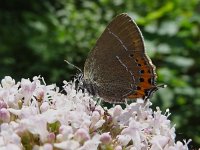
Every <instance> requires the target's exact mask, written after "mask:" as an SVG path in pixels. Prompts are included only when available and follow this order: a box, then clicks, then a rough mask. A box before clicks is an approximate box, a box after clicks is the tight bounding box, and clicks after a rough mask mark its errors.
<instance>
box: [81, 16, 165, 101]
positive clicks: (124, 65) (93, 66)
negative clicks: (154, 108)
mask: <svg viewBox="0 0 200 150" xmlns="http://www.w3.org/2000/svg"><path fill="white" fill-rule="evenodd" d="M156 78H157V75H156V72H155V66H154V65H153V63H152V61H151V59H150V58H149V57H148V56H147V55H146V53H145V47H144V42H143V37H142V34H141V32H140V30H139V28H138V26H137V25H136V23H135V22H134V21H133V20H132V19H131V18H130V17H129V16H128V15H127V14H124V13H123V14H120V15H118V16H117V17H116V18H114V19H113V20H112V21H111V22H110V23H109V24H108V26H107V27H106V29H105V31H104V32H103V34H102V35H101V36H100V38H99V39H98V40H97V42H96V45H95V46H94V48H93V49H92V50H91V52H90V54H89V56H88V58H87V60H86V62H85V66H84V76H83V79H82V81H83V87H84V88H86V89H87V91H88V92H89V93H91V94H92V95H98V96H100V97H102V98H103V100H104V101H106V102H110V103H123V102H125V99H126V98H127V99H135V98H143V99H144V100H147V99H149V97H150V96H151V95H152V93H154V92H155V91H156V90H158V88H159V87H165V85H160V86H157V85H156Z"/></svg>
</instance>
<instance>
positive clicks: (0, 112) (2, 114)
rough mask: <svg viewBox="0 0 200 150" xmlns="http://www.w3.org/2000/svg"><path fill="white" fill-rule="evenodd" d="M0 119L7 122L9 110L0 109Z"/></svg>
mask: <svg viewBox="0 0 200 150" xmlns="http://www.w3.org/2000/svg"><path fill="white" fill-rule="evenodd" d="M0 120H2V121H3V122H7V123H8V122H9V121H10V112H9V111H8V110H7V109H6V108H2V109H0Z"/></svg>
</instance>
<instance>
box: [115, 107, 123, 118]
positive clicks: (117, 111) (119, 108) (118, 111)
mask: <svg viewBox="0 0 200 150" xmlns="http://www.w3.org/2000/svg"><path fill="white" fill-rule="evenodd" d="M122 110H123V109H122V107H121V106H120V105H117V106H115V107H114V110H113V117H117V116H120V115H121V113H122Z"/></svg>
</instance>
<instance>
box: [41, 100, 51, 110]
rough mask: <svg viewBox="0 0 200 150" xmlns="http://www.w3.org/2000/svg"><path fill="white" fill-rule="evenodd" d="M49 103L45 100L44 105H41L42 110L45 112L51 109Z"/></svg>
mask: <svg viewBox="0 0 200 150" xmlns="http://www.w3.org/2000/svg"><path fill="white" fill-rule="evenodd" d="M49 107H50V106H49V103H48V102H43V103H42V105H41V106H40V110H41V112H45V111H47V110H48V109H49Z"/></svg>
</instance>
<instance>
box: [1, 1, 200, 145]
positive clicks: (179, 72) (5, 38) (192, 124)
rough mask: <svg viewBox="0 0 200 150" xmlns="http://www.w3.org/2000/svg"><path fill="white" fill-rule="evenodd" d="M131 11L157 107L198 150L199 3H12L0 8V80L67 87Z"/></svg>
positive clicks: (199, 128)
mask: <svg viewBox="0 0 200 150" xmlns="http://www.w3.org/2000/svg"><path fill="white" fill-rule="evenodd" d="M122 12H127V13H128V14H129V15H130V16H131V17H132V18H134V19H135V21H136V22H137V24H138V25H139V27H140V29H141V31H142V33H143V35H144V38H145V44H146V49H147V53H148V54H149V55H150V57H151V59H152V61H153V62H154V64H155V65H156V66H157V73H158V80H159V81H158V83H165V84H167V85H168V88H165V89H162V90H160V91H158V92H157V94H156V95H155V96H154V97H153V100H152V101H153V105H154V106H160V107H161V109H162V110H163V111H164V110H165V109H166V108H170V111H171V113H172V115H171V119H172V120H173V123H174V124H176V129H177V139H183V138H186V139H189V138H191V139H192V140H193V142H192V143H191V144H190V145H191V147H192V148H195V147H199V146H198V145H200V86H199V85H200V57H199V56H200V0H190V1H189V0H188V1H184V0H171V1H169V0H162V1H160V0H154V1H150V0H115V1H109V0H97V1H91V0H43V1H39V0H29V1H21V0H9V1H1V2H0V56H1V59H0V66H1V68H0V78H3V77H4V76H6V75H10V76H12V77H13V78H14V79H16V80H20V79H21V78H32V77H33V76H34V75H42V76H43V77H44V78H45V80H46V81H47V83H54V82H55V83H57V84H58V85H62V81H63V80H69V79H70V78H71V77H72V76H73V75H74V74H76V72H77V70H75V69H74V68H73V67H71V66H69V65H67V64H66V63H65V62H64V60H65V59H67V60H68V61H69V62H71V63H73V64H75V65H77V66H79V67H80V68H83V65H84V61H85V59H86V57H87V53H88V52H89V50H90V49H91V48H92V47H93V46H94V44H95V42H96V40H97V38H98V37H99V36H100V34H101V33H102V31H103V30H104V28H105V26H106V24H107V23H108V22H109V21H110V20H111V19H112V18H113V17H114V16H116V15H117V14H119V13H122Z"/></svg>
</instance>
